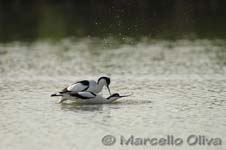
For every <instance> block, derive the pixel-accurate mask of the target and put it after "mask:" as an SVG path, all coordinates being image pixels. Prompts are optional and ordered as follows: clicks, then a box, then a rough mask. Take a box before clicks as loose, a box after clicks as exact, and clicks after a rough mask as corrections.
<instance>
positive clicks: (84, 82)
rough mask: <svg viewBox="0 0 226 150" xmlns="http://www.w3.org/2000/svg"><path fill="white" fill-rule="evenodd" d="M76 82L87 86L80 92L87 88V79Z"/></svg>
mask: <svg viewBox="0 0 226 150" xmlns="http://www.w3.org/2000/svg"><path fill="white" fill-rule="evenodd" d="M76 83H81V84H82V85H85V86H87V87H86V88H84V89H83V90H82V91H81V92H83V91H86V90H87V89H88V88H89V81H88V80H82V81H79V82H76ZM76 83H75V84H76Z"/></svg>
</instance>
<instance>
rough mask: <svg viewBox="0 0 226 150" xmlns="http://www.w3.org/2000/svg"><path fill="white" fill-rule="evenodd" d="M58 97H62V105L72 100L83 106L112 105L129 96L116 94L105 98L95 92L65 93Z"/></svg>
mask: <svg viewBox="0 0 226 150" xmlns="http://www.w3.org/2000/svg"><path fill="white" fill-rule="evenodd" d="M57 96H62V99H61V100H60V101H59V103H62V102H64V101H66V100H71V101H75V102H77V103H83V104H107V103H112V102H114V101H116V100H117V99H119V98H122V97H127V96H129V95H124V96H120V95H119V94H118V93H115V94H112V95H111V96H109V97H107V98H104V97H103V96H101V95H98V94H95V93H93V92H88V91H85V92H70V93H64V94H62V95H57Z"/></svg>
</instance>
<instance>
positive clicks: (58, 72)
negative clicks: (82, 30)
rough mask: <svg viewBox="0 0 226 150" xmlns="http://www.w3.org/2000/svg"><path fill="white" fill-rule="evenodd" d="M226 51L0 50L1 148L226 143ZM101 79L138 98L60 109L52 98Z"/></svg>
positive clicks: (89, 43)
mask: <svg viewBox="0 0 226 150" xmlns="http://www.w3.org/2000/svg"><path fill="white" fill-rule="evenodd" d="M225 48H226V42H225V41H224V40H198V39H197V40H193V41H189V40H178V41H164V40H152V41H149V40H148V39H146V38H144V39H142V40H140V41H137V42H135V41H133V40H130V39H128V40H127V41H126V42H123V43H120V42H119V41H117V40H116V39H113V38H109V39H104V40H101V39H92V38H89V39H80V40H72V39H64V40H62V41H60V42H58V43H54V42H50V41H49V42H48V41H39V42H34V43H29V44H25V43H19V42H14V43H8V44H1V45H0V75H1V78H0V85H1V86H0V95H1V100H0V106H1V109H0V118H1V120H0V121H1V123H0V139H1V141H0V149H19V150H29V149H35V150H36V149H54V150H58V149H93V147H96V148H97V149H104V148H106V147H104V146H103V145H102V144H101V138H102V137H103V136H105V135H107V134H111V135H115V136H118V135H125V136H127V135H131V134H133V135H135V136H137V137H153V136H158V137H159V136H164V135H168V134H173V135H175V136H187V135H190V134H198V135H199V134H201V135H206V136H209V137H220V138H222V139H223V141H225V140H226V139H225V137H226V134H225V132H223V131H225V130H226V124H225V122H226V118H225V115H224V114H225V111H226V100H225V97H226V76H225V74H226V65H225V59H224V58H226V51H225ZM103 74H107V75H109V76H110V77H111V78H112V82H111V90H112V92H113V93H114V92H118V93H120V94H122V95H124V94H128V93H133V95H132V96H130V97H127V98H124V99H120V100H119V101H117V102H115V103H113V104H109V105H107V104H104V105H78V104H75V103H65V104H57V101H58V99H57V98H51V97H50V96H49V95H50V94H51V93H54V92H56V91H58V90H59V89H62V88H63V87H65V86H67V85H69V84H71V83H73V82H75V81H78V80H81V79H97V78H98V77H99V76H100V75H103ZM106 92H107V91H104V93H103V94H105V93H106ZM31 135H32V136H31ZM87 141H88V143H87ZM111 148H113V149H124V148H125V147H122V146H120V145H119V144H116V145H114V146H112V147H111ZM183 148H184V149H186V147H183ZM212 148H213V147H211V146H210V147H208V146H204V147H201V149H205V150H206V149H209V150H210V149H212ZM218 148H219V149H224V148H225V146H221V147H218ZM125 149H130V147H128V148H127V147H126V148H125ZM142 149H143V147H142ZM144 149H150V147H144ZM167 149H168V147H167ZM172 149H174V147H172ZM188 149H189V148H188ZM197 149H200V147H197Z"/></svg>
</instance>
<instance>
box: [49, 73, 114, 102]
mask: <svg viewBox="0 0 226 150" xmlns="http://www.w3.org/2000/svg"><path fill="white" fill-rule="evenodd" d="M110 83H111V79H110V78H109V77H105V76H102V77H100V78H99V79H98V81H97V82H96V81H94V80H82V81H78V82H76V83H74V84H72V85H70V86H68V87H66V88H64V89H63V90H62V91H60V92H58V93H55V94H52V95H51V96H61V100H64V99H68V93H77V92H85V91H86V92H92V93H94V94H98V93H99V92H100V91H102V89H103V87H104V86H106V87H107V89H108V92H109V94H110V95H111V91H110V88H109V85H110Z"/></svg>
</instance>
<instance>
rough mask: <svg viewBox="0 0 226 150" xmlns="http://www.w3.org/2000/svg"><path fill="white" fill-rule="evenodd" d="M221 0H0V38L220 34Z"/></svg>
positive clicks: (223, 21) (223, 20) (225, 17)
mask: <svg viewBox="0 0 226 150" xmlns="http://www.w3.org/2000/svg"><path fill="white" fill-rule="evenodd" d="M225 6H226V1H225V0H158V1H157V0H98V1H97V0H32V1H31V0H1V1H0V42H9V41H35V40H40V39H53V40H55V39H62V38H65V37H75V38H77V37H78V38H80V37H100V38H102V37H116V38H118V39H122V38H124V37H132V38H140V37H144V36H145V37H148V38H166V39H178V38H189V39H192V38H208V39H209V38H225V37H226V30H225V27H226V9H225Z"/></svg>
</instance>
